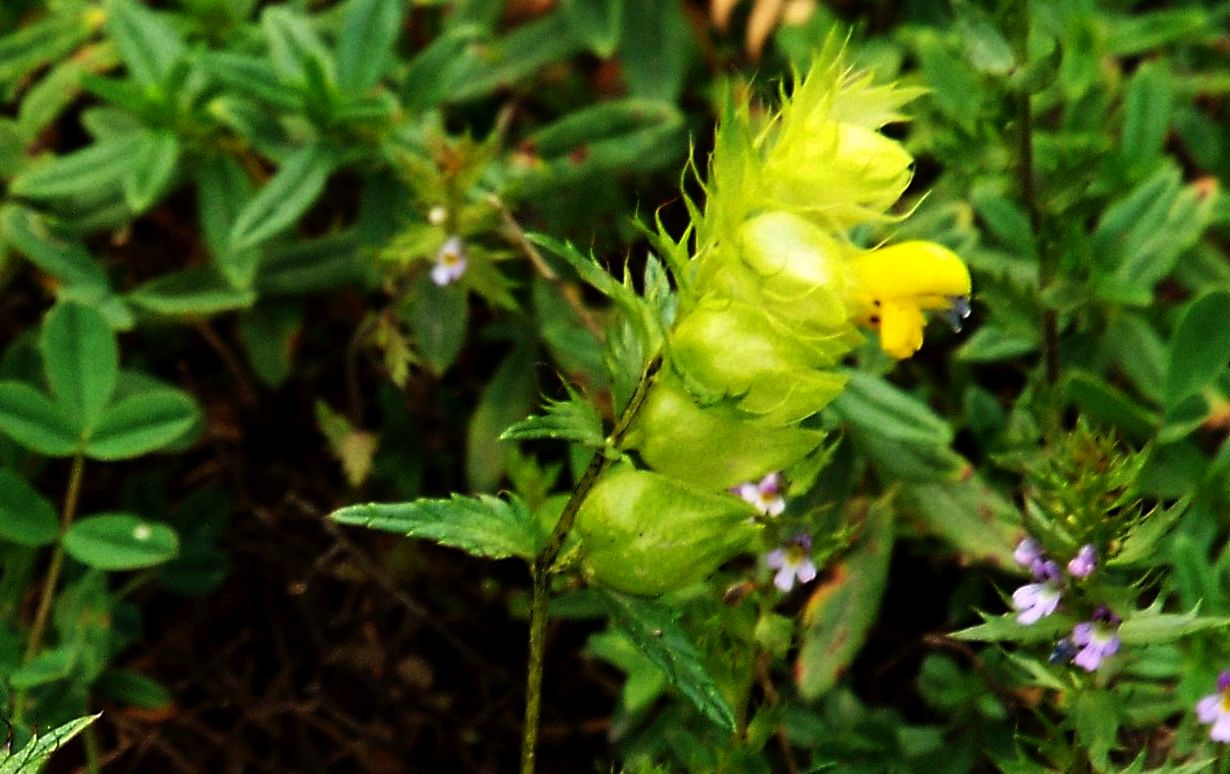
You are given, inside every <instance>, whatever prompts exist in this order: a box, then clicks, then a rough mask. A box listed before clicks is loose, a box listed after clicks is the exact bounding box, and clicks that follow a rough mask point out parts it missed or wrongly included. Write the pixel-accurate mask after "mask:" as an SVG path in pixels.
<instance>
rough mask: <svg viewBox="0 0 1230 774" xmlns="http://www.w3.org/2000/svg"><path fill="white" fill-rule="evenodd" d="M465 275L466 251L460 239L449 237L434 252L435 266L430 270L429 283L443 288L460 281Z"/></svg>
mask: <svg viewBox="0 0 1230 774" xmlns="http://www.w3.org/2000/svg"><path fill="white" fill-rule="evenodd" d="M465 273H466V249H465V245H464V244H462V242H461V237H457V236H451V237H449V238H448V239H446V240H445V241H444V244H442V245H440V249H439V250H437V251H436V265H435V266H434V267H432V269H431V281H432V282H434V283H436V284H437V285H439V286H440V287H444V286H445V285H448V284H449V283H451V282H456V281H457V280H459V279H461V275H462V274H465Z"/></svg>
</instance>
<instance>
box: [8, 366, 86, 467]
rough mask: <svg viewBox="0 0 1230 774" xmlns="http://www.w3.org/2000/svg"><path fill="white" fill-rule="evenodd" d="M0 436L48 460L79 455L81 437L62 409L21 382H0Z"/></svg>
mask: <svg viewBox="0 0 1230 774" xmlns="http://www.w3.org/2000/svg"><path fill="white" fill-rule="evenodd" d="M0 432H3V433H4V434H5V435H7V436H9V437H10V438H12V439H13V440H14V441H16V442H17V443H19V444H21V445H22V446H24V447H26V448H27V449H31V450H33V451H36V452H38V453H39V454H46V455H47V456H49V457H66V456H68V455H70V454H72V453H74V452H75V451H77V446H78V438H79V436H80V434H79V433H78V431H77V426H76V424H75V423H74V422H73V420H72V418H70V417H69V416H68V414H67V413H66V412H65V410H64V408H63V407H62V406H60V405H57V404H55V403H52V402H51V399H50V398H48V397H47V396H46V395H44V394H43V393H41V392H39V391H38V390H36V389H34V388H33V387H31V386H30V385H28V384H23V383H22V382H0Z"/></svg>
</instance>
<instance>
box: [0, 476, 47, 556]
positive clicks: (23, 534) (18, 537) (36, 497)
mask: <svg viewBox="0 0 1230 774" xmlns="http://www.w3.org/2000/svg"><path fill="white" fill-rule="evenodd" d="M59 535H60V520H59V518H58V517H57V515H56V509H55V508H54V507H53V506H52V505H51V503H49V502H47V500H45V499H44V498H43V496H42V495H40V494H39V493H38V491H36V490H35V489H34V487H32V486H30V485H29V484H27V483H26V480H25V479H24V478H22V477H21V476H20V475H18V474H17V473H16V472H15V471H12V470H9V469H8V468H0V538H4V539H5V540H11V541H12V542H14V543H17V544H18V545H22V546H29V547H31V548H36V547H38V546H46V545H50V544H52V543H54V542H55V541H56V538H57V537H59Z"/></svg>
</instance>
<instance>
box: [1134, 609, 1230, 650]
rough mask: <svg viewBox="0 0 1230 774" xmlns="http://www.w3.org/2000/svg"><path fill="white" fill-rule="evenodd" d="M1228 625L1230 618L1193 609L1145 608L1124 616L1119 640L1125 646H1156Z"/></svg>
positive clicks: (1229, 624)
mask: <svg viewBox="0 0 1230 774" xmlns="http://www.w3.org/2000/svg"><path fill="white" fill-rule="evenodd" d="M1227 626H1230V618H1227V617H1223V616H1202V615H1197V614H1196V610H1194V609H1193V610H1191V611H1190V612H1187V613H1152V612H1147V611H1142V612H1139V613H1136V614H1134V615H1132V616H1129V617H1127V618H1125V619H1124V621H1123V623H1122V624H1121V625H1120V626H1119V639H1120V640H1122V642H1123V644H1124V645H1156V644H1160V643H1163V642H1174V641H1175V640H1180V639H1183V638H1184V637H1187V636H1188V635H1191V634H1195V633H1197V632H1204V631H1209V630H1210V629H1223V628H1225V627H1227Z"/></svg>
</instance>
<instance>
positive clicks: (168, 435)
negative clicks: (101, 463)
mask: <svg viewBox="0 0 1230 774" xmlns="http://www.w3.org/2000/svg"><path fill="white" fill-rule="evenodd" d="M199 416H200V410H199V409H198V408H197V405H196V402H195V401H194V400H193V399H192V397H191V396H189V395H188V394H187V393H185V392H182V391H180V390H174V389H169V388H157V389H153V390H148V391H145V392H141V393H138V394H135V395H130V396H128V397H126V398H123V399H122V400H119V401H117V402H116V403H114V404H113V405H112V406H111V407H110V408H108V409H107V411H106V413H105V414H104V415H103V417H102V420H101V421H100V422H99V423H98V426H97V427H95V428H94V432H93V433H92V434H91V435H90V439H89V443H88V444H87V445H86V449H85V453H86V456H88V457H91V458H93V459H96V460H122V459H127V458H129V457H137V456H140V455H142V454H145V453H147V452H151V451H154V450H156V449H160V448H162V447H164V446H166V445H168V444H170V443H172V442H173V441H175V440H176V439H177V438H179V437H180V436H181V435H183V434H184V433H186V432H188V430H189V429H190V428H191V427H192V425H193V424H194V423H195V422H196V421H197V419H198V417H199Z"/></svg>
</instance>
